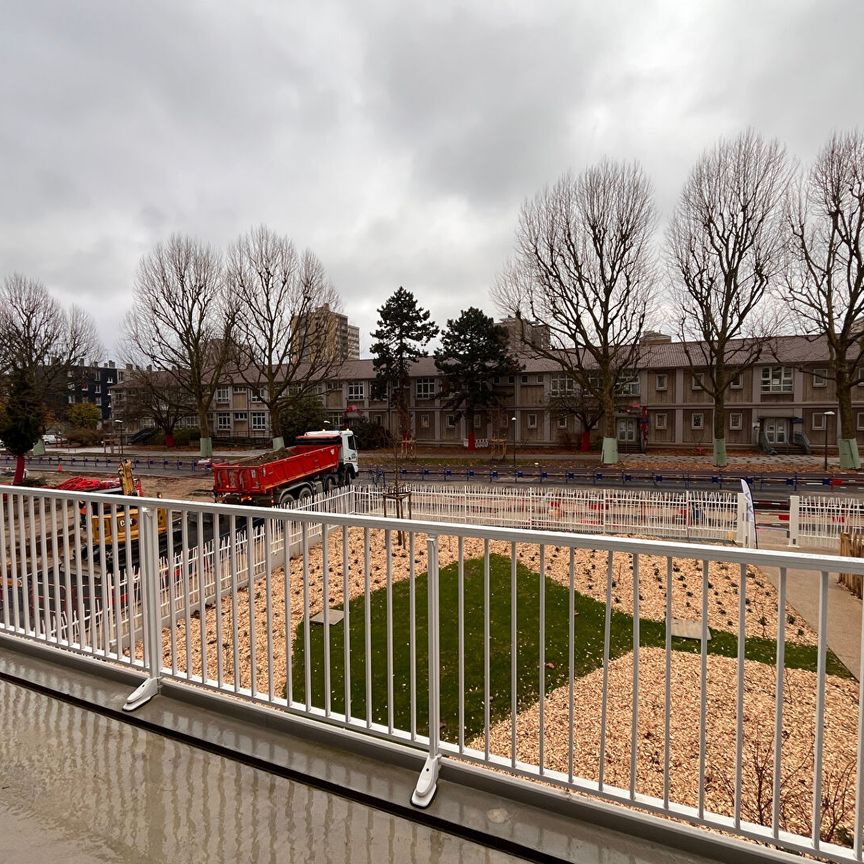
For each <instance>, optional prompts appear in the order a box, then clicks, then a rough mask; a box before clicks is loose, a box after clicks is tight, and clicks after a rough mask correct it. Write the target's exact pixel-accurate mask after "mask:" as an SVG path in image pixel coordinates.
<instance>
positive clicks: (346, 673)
mask: <svg viewBox="0 0 864 864" xmlns="http://www.w3.org/2000/svg"><path fill="white" fill-rule="evenodd" d="M411 550H412V561H411V566H412V567H413V566H414V561H413V550H414V535H413V534H412V535H411ZM349 553H350V549H349V543H348V528H347V527H345V526H344V525H343V526H342V665H343V676H342V680H343V683H344V685H345V696H344V708H345V716H346V717H350V716H351V603H350V602H349V600H350V596H351V595H350V585H351V570H350V568H351V559H350V554H349ZM285 596H286V597H287V596H288V595H287V594H286V595H285ZM411 639H412V641H413V639H414V634H413V632H412V634H411ZM412 663H413V660H412ZM412 673H413V669H412ZM411 698H412V705H413V698H414V697H413V694H412V697H411Z"/></svg>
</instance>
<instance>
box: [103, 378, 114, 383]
mask: <svg viewBox="0 0 864 864" xmlns="http://www.w3.org/2000/svg"><path fill="white" fill-rule="evenodd" d="M105 383H106V384H113V383H114V379H113V378H108V379H107V381H106V382H105Z"/></svg>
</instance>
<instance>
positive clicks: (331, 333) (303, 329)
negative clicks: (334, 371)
mask: <svg viewBox="0 0 864 864" xmlns="http://www.w3.org/2000/svg"><path fill="white" fill-rule="evenodd" d="M291 329H292V333H293V334H294V335H292V340H293V342H294V344H295V345H296V346H297V349H296V356H295V357H294V358H293V359H294V361H295V362H297V361H301V362H302V361H304V360H309V359H310V358H319V357H328V358H330V359H332V360H335V361H336V362H343V361H345V360H356V359H357V358H359V357H360V328H359V327H356V326H354V325H353V324H349V322H348V316H347V315H342V314H341V313H340V312H336V311H335V310H333V309H331V308H330V306H329V305H328V304H327V303H325V304H324V305H322V306H319V307H318V308H317V309H314V310H313V311H312V312H310V313H309V314H308V315H303V316H296V317H295V318H294V319H293V320H292V322H291ZM298 334H299V335H298Z"/></svg>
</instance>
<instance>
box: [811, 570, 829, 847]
mask: <svg viewBox="0 0 864 864" xmlns="http://www.w3.org/2000/svg"><path fill="white" fill-rule="evenodd" d="M827 637H828V573H827V572H825V571H823V572H822V573H821V574H820V580H819V642H818V654H817V659H816V740H815V743H814V747H813V754H814V760H813V761H814V765H813V835H812V839H813V847H814V848H815V849H818V848H819V844H820V843H821V837H820V831H821V828H822V762H823V753H822V747H823V744H824V741H825V665H826V660H827Z"/></svg>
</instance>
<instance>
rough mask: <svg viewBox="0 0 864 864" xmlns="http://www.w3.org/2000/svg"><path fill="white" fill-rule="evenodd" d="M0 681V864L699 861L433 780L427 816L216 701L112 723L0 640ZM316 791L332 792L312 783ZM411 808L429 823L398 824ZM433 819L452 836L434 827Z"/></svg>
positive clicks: (397, 785)
mask: <svg viewBox="0 0 864 864" xmlns="http://www.w3.org/2000/svg"><path fill="white" fill-rule="evenodd" d="M7 644H8V642H7ZM0 676H2V677H0V861H4V862H6V861H8V862H10V864H11V862H15V864H30V862H51V861H63V864H91V862H116V864H132V862H141V864H144V862H148V864H150V862H154V864H158V862H172V864H174V862H178V861H184V862H198V861H201V862H205V861H206V862H208V864H209V862H222V861H224V862H229V861H230V862H234V861H244V862H259V861H261V862H273V864H276V862H279V864H282V862H306V861H310V862H311V861H314V862H319V861H320V862H333V864H341V862H358V864H364V862H370V864H371V862H374V864H387V862H403V861H411V862H438V861H441V862H445V861H446V862H478V864H479V862H484V864H505V862H514V861H518V860H525V859H524V858H521V857H513V855H512V854H508V852H505V851H501V849H500V848H496V847H502V846H503V848H504V849H505V850H510V851H514V850H515V851H516V852H519V851H520V849H521V850H522V851H523V852H524V854H526V855H527V856H528V857H529V858H530V859H533V860H544V861H551V860H561V861H570V862H580V864H624V862H627V864H661V862H662V864H708V860H709V859H706V858H704V857H700V856H694V855H690V854H688V853H686V852H683V851H679V850H672V849H669V848H667V847H665V846H661V845H657V844H655V843H651V842H646V841H645V840H644V839H642V840H640V839H637V838H634V837H630V836H628V835H626V834H623V833H619V832H618V831H614V830H609V829H608V828H603V827H598V826H596V825H592V824H588V823H586V822H583V821H580V820H578V819H573V818H564V817H561V816H556V815H555V814H553V813H551V812H546V811H544V810H540V809H538V808H536V807H533V806H530V805H526V804H523V803H519V802H518V801H516V800H513V799H512V798H502V797H499V796H497V795H491V794H489V793H488V792H484V791H481V790H479V789H471V788H467V787H463V786H461V785H460V784H458V783H453V782H449V781H446V780H442V781H440V783H439V792H438V795H437V797H436V799H435V801H434V802H433V805H432V807H430V809H429V810H428V811H415V810H413V808H410V806H405V805H407V802H408V799H409V797H410V793H411V790H412V788H413V784H414V781H415V779H416V776H417V775H416V772H415V771H414V770H413V769H408V768H406V767H404V766H400V765H399V764H398V760H395V761H394V763H393V764H382V763H381V762H380V761H379V762H374V761H372V760H371V759H369V758H368V757H365V756H363V755H362V754H358V753H350V752H347V751H344V750H342V749H339V750H334V749H333V748H332V747H327V746H325V745H322V744H321V743H318V742H316V741H314V740H307V739H305V738H302V739H301V738H297V737H290V736H286V735H285V734H284V733H282V732H277V731H274V730H273V729H269V728H267V725H262V724H255V725H252V724H249V723H246V722H242V721H239V720H237V719H236V718H232V717H231V716H230V714H231V711H230V705H226V706H225V707H226V709H227V713H225V714H223V713H219V714H217V713H215V712H213V711H211V710H208V709H207V708H202V707H199V706H197V705H195V704H190V703H188V702H185V701H182V702H181V701H178V700H177V699H173V698H170V697H169V696H167V695H160V696H157V697H156V698H155V699H154V700H153V701H152V702H151V703H149V704H148V705H145V706H144V707H143V708H141V709H139V710H138V711H137V712H135V714H134V715H133V716H132V718H130V719H132V720H133V722H131V723H130V722H121V721H120V720H118V719H115V717H114V716H110V712H111V711H114V710H116V709H117V708H119V706H121V705H122V704H123V700H124V698H125V695H126V694H128V693H129V692H130V687H129V686H128V683H123V682H119V681H116V680H115V681H112V680H110V679H105V678H102V677H101V676H100V677H99V678H97V677H96V676H94V675H92V674H88V673H87V672H81V671H78V670H76V669H73V668H70V667H67V666H57V665H55V664H54V663H51V662H45V661H44V659H41V658H39V657H35V656H31V655H29V654H21V653H19V652H18V651H17V650H15V651H10V650H7V648H6V647H4V646H3V645H0ZM13 682H18V683H13ZM21 682H27V685H28V686H20V683H21ZM31 687H36V688H39V689H31ZM40 690H41V692H40ZM48 692H51V693H57V694H61V695H62V696H63V699H64V700H65V699H66V698H69V699H72V700H73V702H80V703H85V702H86V703H87V704H92V705H95V706H97V707H99V708H103V709H105V710H106V711H108V712H109V714H106V713H101V712H100V711H99V710H90V709H88V708H86V707H82V706H81V705H80V704H70V702H68V701H61V699H57V698H54V697H53V696H50V695H47V693H48ZM135 721H138V722H140V723H141V724H147V725H149V726H150V727H152V728H153V729H163V730H164V731H165V734H160V733H159V732H158V731H150V729H148V728H142V726H141V725H136V722H135ZM184 736H186V737H187V738H188V739H195V740H197V741H201V742H202V747H203V748H205V749H202V747H197V746H192V745H191V744H189V743H186V741H184V740H179V739H180V738H182V737H184ZM208 744H210V745H214V746H218V747H222V748H224V750H225V751H230V752H234V753H236V754H237V757H238V758H236V759H235V758H228V757H226V756H225V755H221V754H219V753H215V752H212V751H210V750H208V749H206V747H207V746H208ZM244 758H245V759H246V760H247V762H248V761H250V759H257V760H259V762H260V763H262V764H264V763H266V764H269V765H272V766H273V767H274V770H273V771H268V770H262V768H260V767H255V766H253V765H250V764H247V762H244ZM288 772H293V775H292V776H296V777H301V778H302V777H306V778H309V779H310V781H311V784H312V785H306V783H304V782H302V781H301V780H298V779H290V778H289V777H286V776H285V774H286V773H288ZM319 781H320V782H319ZM326 783H329V784H330V789H331V790H332V789H344V790H346V794H345V795H341V794H333V793H332V791H328V790H326V789H322V788H320V787H321V786H322V785H324V784H326ZM316 787H318V788H316ZM358 799H359V800H358ZM376 801H377V802H380V804H381V806H376ZM391 804H393V805H395V806H390V805H391ZM370 805H371V806H370ZM400 808H401V809H400ZM413 813H417V814H418V817H419V816H421V815H422V814H425V815H426V816H427V817H431V819H432V820H433V824H428V823H429V820H428V819H427V824H422V821H421V822H415V821H413V820H412V819H411V818H405V815H408V816H409V817H410V815H411V814H413ZM434 820H437V822H435V821H434ZM448 824H449V825H450V826H456V827H457V829H459V830H457V831H456V833H455V834H454V833H448V831H447V825H448ZM463 827H464V828H465V829H466V830H464V831H462V830H461V829H462V828H463ZM460 834H461V836H459V835H460ZM477 840H479V842H474V841H477ZM724 857H726V856H724ZM712 860H713V859H712ZM727 860H729V859H728V858H727Z"/></svg>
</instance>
